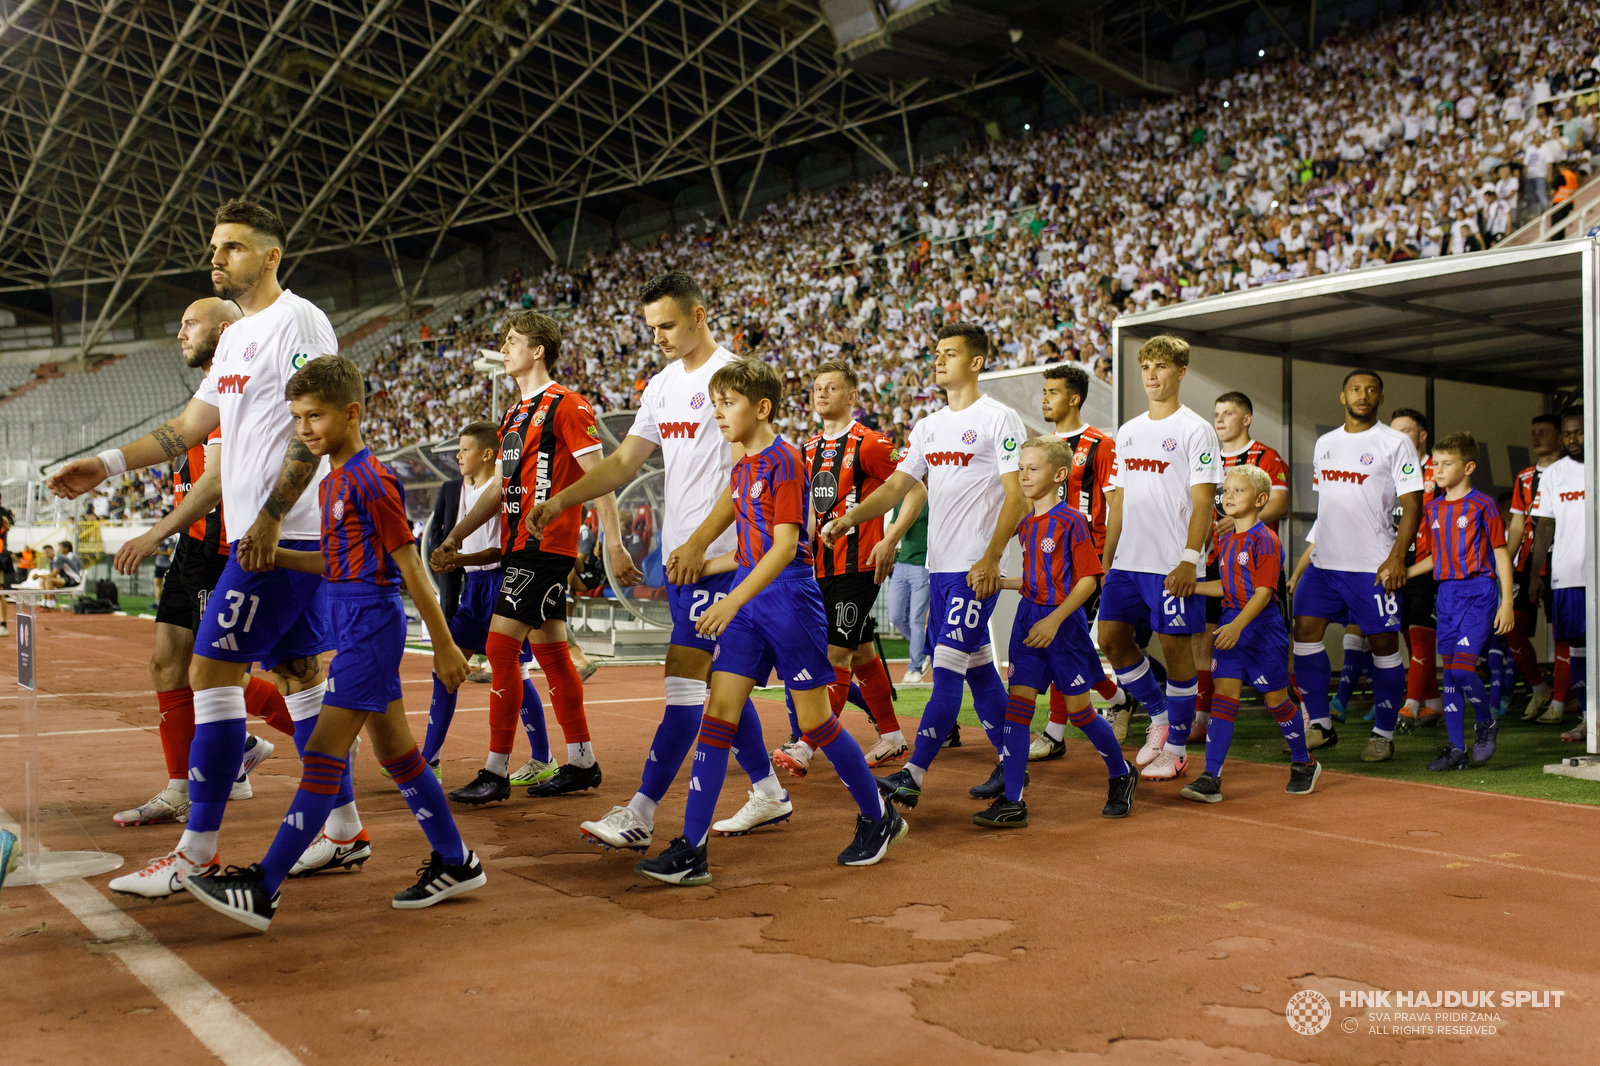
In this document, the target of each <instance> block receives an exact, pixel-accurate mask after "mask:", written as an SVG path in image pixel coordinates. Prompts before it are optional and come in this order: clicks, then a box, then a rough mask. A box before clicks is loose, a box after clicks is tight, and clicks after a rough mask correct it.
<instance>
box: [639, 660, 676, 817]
mask: <svg viewBox="0 0 1600 1066" xmlns="http://www.w3.org/2000/svg"><path fill="white" fill-rule="evenodd" d="M668 680H669V681H670V680H671V678H668ZM628 807H629V809H630V810H632V811H633V813H634V814H637V815H638V816H639V817H640V818H643V819H644V820H645V823H646V824H647V825H649V826H650V827H651V828H652V829H653V828H655V824H656V801H655V800H653V799H651V798H650V797H649V796H646V795H645V794H644V793H643V792H635V793H634V794H633V799H631V800H629V801H628Z"/></svg>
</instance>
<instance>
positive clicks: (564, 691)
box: [489, 634, 589, 751]
mask: <svg viewBox="0 0 1600 1066" xmlns="http://www.w3.org/2000/svg"><path fill="white" fill-rule="evenodd" d="M492 635H493V634H491V636H492ZM505 640H506V642H507V643H508V644H510V643H511V638H510V637H506V638H505ZM533 657H534V658H535V659H537V660H538V661H539V669H541V670H543V671H544V679H545V681H547V682H548V683H549V685H550V702H551V704H552V705H554V708H555V712H556V721H557V722H559V723H560V724H561V732H562V733H564V734H566V738H567V743H568V744H587V743H588V742H589V719H588V718H586V717H584V714H583V682H582V681H580V680H578V668H577V667H576V666H573V665H572V653H571V652H569V651H568V650H567V642H566V641H564V640H563V641H552V642H551V643H549V644H535V645H533ZM515 658H516V653H515V652H513V653H512V660H513V662H512V665H513V666H515V665H516V663H515ZM489 664H490V665H491V666H494V679H495V684H497V685H498V684H499V683H500V669H499V667H498V666H495V664H494V657H493V656H492V655H491V656H490V658H489ZM517 690H518V691H517V696H518V702H517V708H518V709H519V710H520V709H521V706H522V703H521V695H522V692H521V690H522V682H521V681H520V680H518V681H517ZM516 724H517V716H516V714H512V716H511V717H510V718H509V719H508V720H507V721H506V738H507V740H506V751H510V750H511V742H510V737H511V732H512V730H513V729H514V728H515V726H516ZM494 750H496V751H498V750H499V749H498V748H496V749H494Z"/></svg>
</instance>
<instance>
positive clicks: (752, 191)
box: [711, 152, 767, 222]
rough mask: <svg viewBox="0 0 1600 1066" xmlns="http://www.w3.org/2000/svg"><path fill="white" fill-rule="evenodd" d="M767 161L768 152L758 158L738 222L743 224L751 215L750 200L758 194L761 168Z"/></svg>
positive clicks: (740, 207) (741, 206)
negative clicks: (757, 188) (746, 217)
mask: <svg viewBox="0 0 1600 1066" xmlns="http://www.w3.org/2000/svg"><path fill="white" fill-rule="evenodd" d="M766 161H767V153H766V152H762V153H761V154H760V155H758V156H756V169H755V171H754V172H753V173H752V174H751V175H750V187H749V188H748V189H746V190H745V191H744V202H743V203H741V204H740V205H739V217H738V218H737V219H735V221H737V222H743V221H744V220H745V216H746V215H748V214H749V213H750V198H751V197H752V196H754V195H755V194H756V185H757V184H758V183H759V182H760V181H761V167H762V165H763V164H765V163H766ZM711 169H712V170H713V171H715V170H716V169H717V168H716V167H712V168H711Z"/></svg>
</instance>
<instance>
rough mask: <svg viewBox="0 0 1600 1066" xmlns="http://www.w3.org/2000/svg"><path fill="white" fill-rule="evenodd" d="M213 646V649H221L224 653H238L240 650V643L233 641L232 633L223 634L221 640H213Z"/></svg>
mask: <svg viewBox="0 0 1600 1066" xmlns="http://www.w3.org/2000/svg"><path fill="white" fill-rule="evenodd" d="M211 646H212V647H213V648H221V649H222V650H223V651H238V650H239V642H238V641H237V640H235V639H233V634H232V633H224V634H222V637H221V638H220V639H218V640H213V641H212V642H211Z"/></svg>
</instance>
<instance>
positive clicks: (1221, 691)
mask: <svg viewBox="0 0 1600 1066" xmlns="http://www.w3.org/2000/svg"><path fill="white" fill-rule="evenodd" d="M1271 494H1272V478H1271V476H1270V475H1269V474H1268V473H1267V472H1266V471H1265V470H1262V469H1261V468H1260V467H1259V466H1251V465H1249V464H1240V465H1239V466H1236V467H1234V468H1233V469H1231V470H1229V471H1228V475H1227V477H1225V478H1224V479H1223V482H1222V511H1223V513H1224V514H1226V515H1228V516H1229V517H1230V518H1232V519H1233V529H1234V531H1233V532H1232V533H1229V534H1228V535H1227V536H1225V537H1223V538H1222V539H1221V540H1219V541H1217V566H1218V568H1219V569H1220V571H1221V577H1220V579H1219V580H1217V581H1202V582H1200V583H1199V584H1198V585H1197V586H1195V591H1196V592H1198V593H1200V595H1202V596H1218V597H1221V599H1222V624H1221V626H1219V627H1218V628H1217V633H1216V642H1215V645H1214V647H1215V655H1216V659H1215V665H1214V666H1212V668H1211V683H1212V686H1213V688H1214V689H1215V694H1214V695H1213V696H1212V697H1211V724H1210V727H1209V728H1208V729H1207V730H1206V768H1205V772H1204V773H1202V774H1201V775H1200V776H1199V777H1197V778H1195V780H1194V781H1192V782H1191V783H1189V784H1187V785H1185V786H1184V788H1183V793H1182V795H1183V796H1184V798H1185V799H1192V800H1196V801H1198V802H1200V803H1220V802H1222V764H1223V762H1224V761H1225V760H1226V759H1227V758H1228V745H1230V744H1232V743H1233V721H1234V718H1235V717H1236V716H1237V715H1238V713H1239V694H1240V692H1241V690H1242V689H1243V686H1244V683H1245V682H1249V683H1250V685H1251V686H1252V687H1253V688H1254V689H1255V690H1256V691H1257V692H1259V693H1260V694H1261V696H1262V699H1263V700H1265V702H1266V704H1267V713H1268V714H1270V715H1272V718H1273V720H1274V721H1275V722H1277V723H1278V729H1279V731H1281V732H1282V733H1283V739H1284V740H1286V741H1287V742H1288V744H1289V759H1290V762H1289V785H1288V787H1287V788H1285V789H1284V791H1285V792H1287V793H1288V794H1289V795H1291V796H1304V795H1308V794H1309V793H1310V792H1311V790H1312V789H1314V788H1315V787H1316V785H1317V778H1319V777H1321V776H1322V764H1321V763H1319V762H1317V761H1316V760H1314V759H1313V758H1312V757H1311V753H1310V752H1309V751H1307V750H1306V735H1305V730H1304V729H1303V728H1302V726H1303V722H1302V719H1301V715H1300V710H1299V708H1298V707H1296V706H1295V705H1294V701H1293V700H1291V699H1290V698H1289V630H1288V627H1287V626H1286V625H1285V624H1284V621H1283V614H1282V612H1281V611H1280V610H1279V605H1278V577H1279V575H1281V574H1282V573H1283V545H1282V544H1281V543H1279V541H1278V535H1277V534H1276V533H1274V532H1272V530H1271V529H1270V528H1268V527H1267V526H1266V525H1264V524H1262V522H1261V518H1260V514H1261V508H1263V507H1265V506H1266V505H1267V500H1268V499H1269V498H1270V497H1271Z"/></svg>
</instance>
